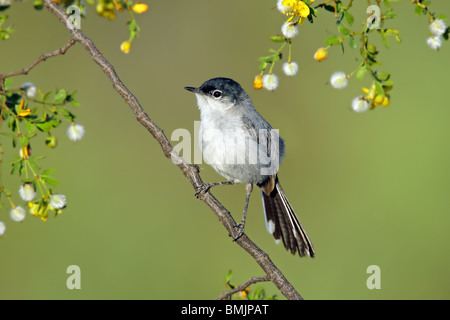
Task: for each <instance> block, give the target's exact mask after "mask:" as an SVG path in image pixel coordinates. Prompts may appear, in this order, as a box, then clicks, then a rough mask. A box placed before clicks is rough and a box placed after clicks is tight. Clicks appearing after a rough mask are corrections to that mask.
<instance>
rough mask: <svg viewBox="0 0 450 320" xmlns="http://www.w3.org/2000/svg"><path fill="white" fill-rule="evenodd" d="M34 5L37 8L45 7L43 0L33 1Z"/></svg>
mask: <svg viewBox="0 0 450 320" xmlns="http://www.w3.org/2000/svg"><path fill="white" fill-rule="evenodd" d="M33 7H34V8H35V9H36V10H42V8H44V4H43V3H42V1H41V0H36V1H35V2H33Z"/></svg>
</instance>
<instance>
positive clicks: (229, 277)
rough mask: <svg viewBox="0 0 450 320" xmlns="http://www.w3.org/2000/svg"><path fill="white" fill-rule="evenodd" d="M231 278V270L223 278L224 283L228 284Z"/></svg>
mask: <svg viewBox="0 0 450 320" xmlns="http://www.w3.org/2000/svg"><path fill="white" fill-rule="evenodd" d="M232 277H233V272H232V271H231V270H229V271H228V273H227V276H226V277H225V282H230V280H231V278H232Z"/></svg>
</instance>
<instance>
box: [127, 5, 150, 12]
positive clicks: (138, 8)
mask: <svg viewBox="0 0 450 320" xmlns="http://www.w3.org/2000/svg"><path fill="white" fill-rule="evenodd" d="M131 9H133V11H134V12H136V13H143V12H145V11H147V9H148V5H146V4H143V3H136V4H135V5H134V6H132V7H131Z"/></svg>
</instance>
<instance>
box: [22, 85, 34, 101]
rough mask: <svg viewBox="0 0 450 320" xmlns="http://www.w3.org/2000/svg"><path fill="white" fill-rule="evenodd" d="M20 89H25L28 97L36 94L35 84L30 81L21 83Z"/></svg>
mask: <svg viewBox="0 0 450 320" xmlns="http://www.w3.org/2000/svg"><path fill="white" fill-rule="evenodd" d="M22 90H23V91H25V94H26V95H27V97H28V98H33V97H34V96H35V95H36V86H35V85H34V84H33V83H31V82H25V83H24V84H23V85H22Z"/></svg>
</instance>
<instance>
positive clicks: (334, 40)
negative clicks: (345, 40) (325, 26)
mask: <svg viewBox="0 0 450 320" xmlns="http://www.w3.org/2000/svg"><path fill="white" fill-rule="evenodd" d="M325 43H326V44H327V45H329V46H335V45H338V44H340V43H341V37H329V38H327V39H325Z"/></svg>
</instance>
